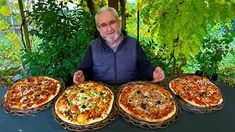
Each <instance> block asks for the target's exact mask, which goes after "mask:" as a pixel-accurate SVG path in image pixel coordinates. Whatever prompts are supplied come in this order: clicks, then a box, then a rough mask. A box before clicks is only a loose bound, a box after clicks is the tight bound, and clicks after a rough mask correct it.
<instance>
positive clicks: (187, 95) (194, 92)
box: [169, 75, 223, 108]
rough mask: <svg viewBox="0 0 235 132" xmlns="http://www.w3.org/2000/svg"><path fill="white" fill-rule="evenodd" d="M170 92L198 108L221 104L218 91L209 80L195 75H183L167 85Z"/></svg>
mask: <svg viewBox="0 0 235 132" xmlns="http://www.w3.org/2000/svg"><path fill="white" fill-rule="evenodd" d="M169 88H170V89H171V91H172V92H173V93H174V94H176V95H178V96H179V97H180V98H181V99H183V100H184V101H185V102H187V103H189V104H191V105H193V106H196V107H200V108H206V107H211V106H217V105H220V104H222V102H223V98H222V94H221V91H220V89H219V88H218V87H217V86H216V85H214V84H213V83H212V82H211V81H210V80H209V79H207V78H205V77H200V76H195V75H185V76H181V77H178V78H176V79H174V80H172V81H171V82H170V83H169Z"/></svg>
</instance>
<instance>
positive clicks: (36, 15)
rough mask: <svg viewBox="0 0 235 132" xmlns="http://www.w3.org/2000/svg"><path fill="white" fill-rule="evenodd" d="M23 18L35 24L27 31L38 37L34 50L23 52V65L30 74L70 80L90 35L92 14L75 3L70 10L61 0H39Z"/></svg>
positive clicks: (92, 30)
mask: <svg viewBox="0 0 235 132" xmlns="http://www.w3.org/2000/svg"><path fill="white" fill-rule="evenodd" d="M27 18H28V20H29V22H30V24H31V25H33V27H35V28H34V29H32V30H31V34H34V35H36V36H38V37H39V38H40V39H41V41H39V42H40V43H39V44H38V48H37V50H36V51H33V53H31V54H25V55H24V58H25V59H24V66H25V67H28V68H29V71H30V73H31V75H47V76H51V77H55V78H62V79H63V80H64V81H65V82H67V83H70V82H69V81H71V80H72V79H71V77H72V75H73V73H74V72H75V71H76V70H77V68H78V65H79V63H80V62H81V59H82V57H83V55H84V51H86V49H87V47H88V45H89V43H90V41H91V40H92V39H93V38H94V34H95V32H96V31H95V29H96V28H95V23H94V16H92V15H91V14H90V13H87V12H85V11H84V9H83V8H81V5H79V4H77V5H76V6H75V7H74V9H71V10H70V9H69V8H68V6H67V4H66V3H63V2H59V3H57V2H56V1H55V0H48V1H45V0H39V1H38V2H37V3H36V4H35V5H34V6H33V9H32V11H29V12H28V13H27Z"/></svg>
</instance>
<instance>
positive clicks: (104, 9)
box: [95, 6, 118, 25]
mask: <svg viewBox="0 0 235 132" xmlns="http://www.w3.org/2000/svg"><path fill="white" fill-rule="evenodd" d="M107 11H108V12H111V13H112V14H113V15H114V16H115V17H116V18H117V19H118V13H117V11H116V10H115V9H114V8H113V7H108V6H105V7H102V8H100V10H99V11H98V12H97V13H96V15H95V23H96V25H97V24H98V23H97V17H98V16H99V15H100V14H101V13H103V12H107Z"/></svg>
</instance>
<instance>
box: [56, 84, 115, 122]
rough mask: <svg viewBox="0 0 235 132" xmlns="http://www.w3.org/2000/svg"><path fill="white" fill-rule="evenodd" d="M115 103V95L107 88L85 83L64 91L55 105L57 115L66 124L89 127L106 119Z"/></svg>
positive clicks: (101, 85)
mask: <svg viewBox="0 0 235 132" xmlns="http://www.w3.org/2000/svg"><path fill="white" fill-rule="evenodd" d="M113 101H114V94H113V92H112V91H111V90H110V89H109V88H108V87H107V86H105V85H103V84H101V83H96V82H84V83H81V84H77V85H73V86H71V87H69V88H67V89H66V90H65V91H64V93H63V94H62V95H61V96H60V97H59V98H58V99H57V101H56V103H55V113H56V115H58V117H59V118H60V119H61V120H62V121H64V122H67V123H70V124H74V125H89V124H92V123H96V122H99V121H102V120H104V119H106V118H107V117H108V115H109V114H110V112H111V110H112V106H113Z"/></svg>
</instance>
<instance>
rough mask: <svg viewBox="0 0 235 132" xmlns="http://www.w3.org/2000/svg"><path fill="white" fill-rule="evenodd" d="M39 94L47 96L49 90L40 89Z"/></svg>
mask: <svg viewBox="0 0 235 132" xmlns="http://www.w3.org/2000/svg"><path fill="white" fill-rule="evenodd" d="M41 94H42V95H46V96H47V95H49V92H48V91H42V92H41Z"/></svg>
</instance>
